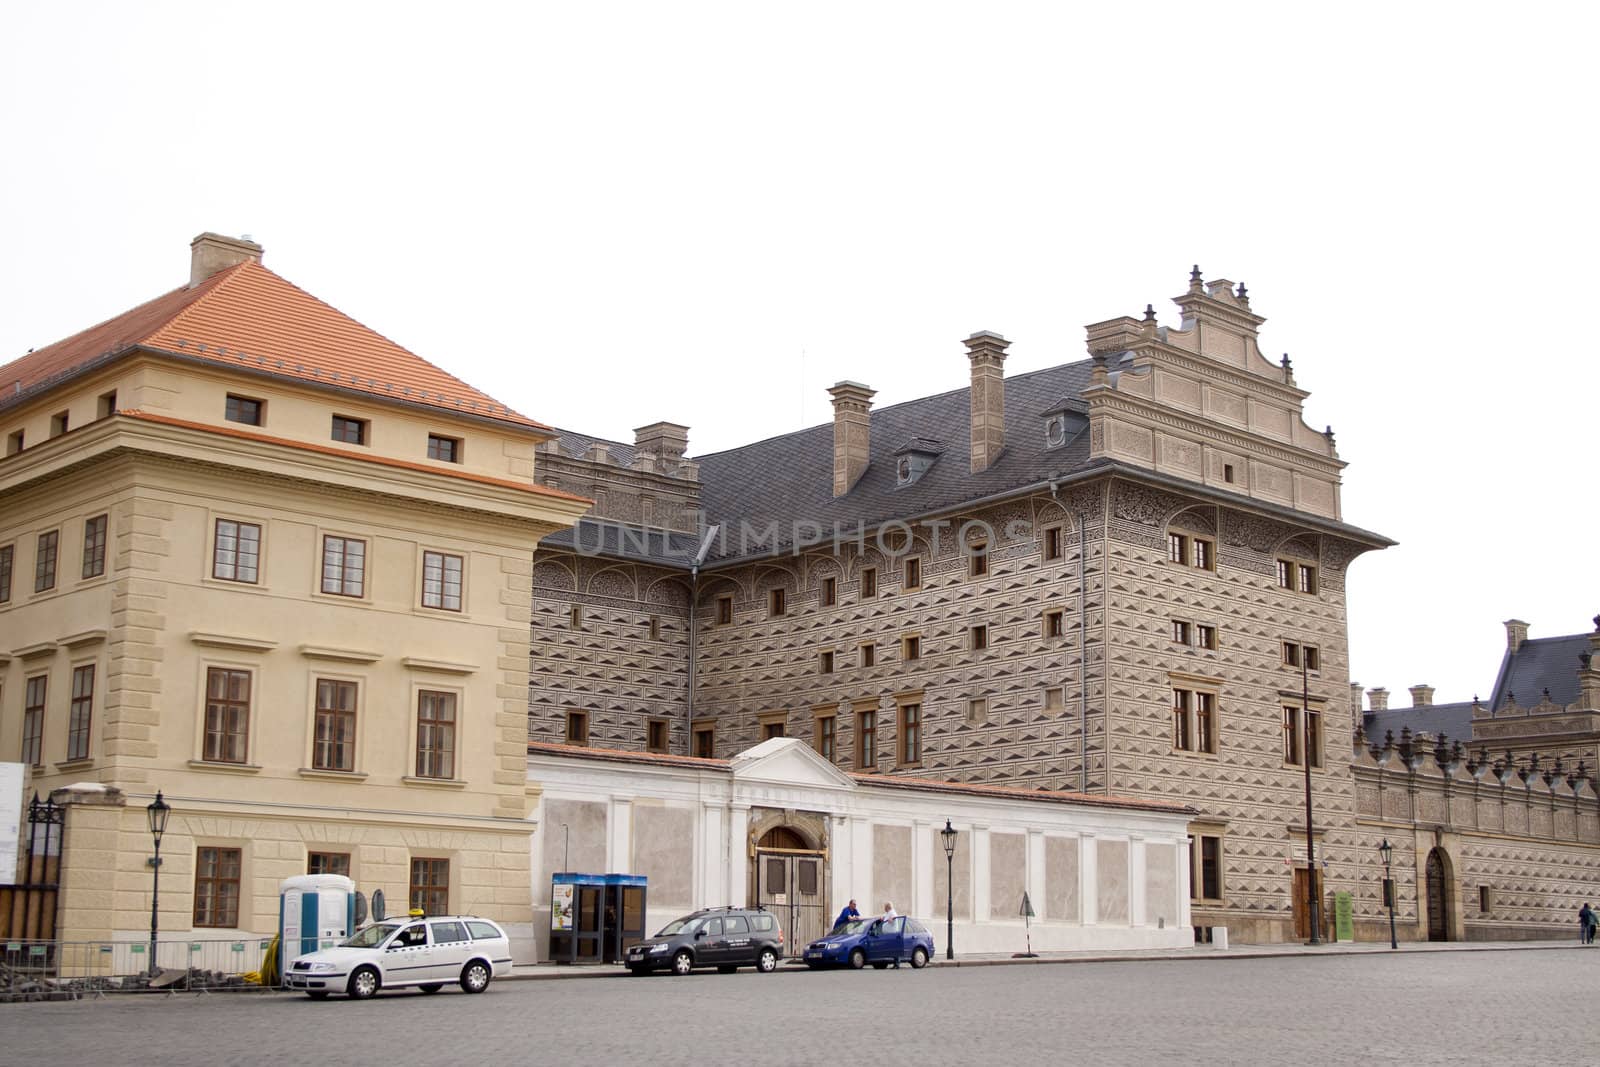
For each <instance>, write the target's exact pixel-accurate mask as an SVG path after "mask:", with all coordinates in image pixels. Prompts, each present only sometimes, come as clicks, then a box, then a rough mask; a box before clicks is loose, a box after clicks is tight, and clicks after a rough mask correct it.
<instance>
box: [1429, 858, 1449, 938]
mask: <svg viewBox="0 0 1600 1067" xmlns="http://www.w3.org/2000/svg"><path fill="white" fill-rule="evenodd" d="M1427 880H1428V886H1427V890H1428V940H1429V941H1448V940H1450V906H1449V897H1448V888H1449V887H1448V886H1447V885H1446V879H1445V873H1444V859H1443V857H1441V856H1440V855H1439V850H1438V849H1434V850H1433V851H1431V852H1429V853H1428V867H1427Z"/></svg>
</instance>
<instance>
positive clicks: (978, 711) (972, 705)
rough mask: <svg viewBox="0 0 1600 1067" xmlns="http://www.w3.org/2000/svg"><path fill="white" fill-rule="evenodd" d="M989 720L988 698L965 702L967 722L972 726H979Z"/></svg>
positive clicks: (977, 698) (975, 698)
mask: <svg viewBox="0 0 1600 1067" xmlns="http://www.w3.org/2000/svg"><path fill="white" fill-rule="evenodd" d="M988 718H989V698H988V697H973V698H972V699H971V700H968V701H967V722H969V723H971V724H972V725H973V726H978V725H981V724H982V723H983V722H984V721H986V720H987V719H988Z"/></svg>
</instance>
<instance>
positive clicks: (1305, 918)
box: [1294, 867, 1311, 941]
mask: <svg viewBox="0 0 1600 1067" xmlns="http://www.w3.org/2000/svg"><path fill="white" fill-rule="evenodd" d="M1294 936H1295V937H1297V938H1298V939H1300V940H1301V941H1309V940H1311V872H1310V871H1308V870H1307V869H1306V868H1304V867H1296V868H1295V869H1294Z"/></svg>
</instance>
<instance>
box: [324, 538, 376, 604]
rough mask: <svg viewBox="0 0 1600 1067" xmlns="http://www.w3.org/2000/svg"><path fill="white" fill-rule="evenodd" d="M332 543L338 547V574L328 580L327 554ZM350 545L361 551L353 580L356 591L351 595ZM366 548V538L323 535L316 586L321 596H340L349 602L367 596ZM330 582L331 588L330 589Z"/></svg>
mask: <svg viewBox="0 0 1600 1067" xmlns="http://www.w3.org/2000/svg"><path fill="white" fill-rule="evenodd" d="M334 542H337V543H338V545H339V550H338V555H339V562H338V564H337V566H338V570H339V573H338V575H337V576H335V577H331V578H330V576H329V574H328V568H329V553H330V550H331V549H332V548H333V546H334ZM351 545H360V546H361V551H360V553H359V556H360V565H359V567H358V568H357V573H356V578H355V585H356V590H355V592H353V593H352V592H350V591H349V588H350V585H351V579H350V573H351V567H350V562H349V561H350V546H351ZM367 547H368V546H367V541H366V538H362V537H345V536H343V535H342V534H328V533H325V534H323V535H322V554H321V559H322V566H321V568H320V569H319V575H320V577H319V580H318V584H317V589H318V591H319V592H320V593H321V594H322V595H323V596H340V597H347V598H349V599H351V600H362V599H365V598H366V595H367V561H368V559H369V553H368V552H367ZM330 582H331V586H332V587H331V588H330Z"/></svg>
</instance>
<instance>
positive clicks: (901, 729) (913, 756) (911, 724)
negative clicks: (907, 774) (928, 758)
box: [894, 700, 923, 767]
mask: <svg viewBox="0 0 1600 1067" xmlns="http://www.w3.org/2000/svg"><path fill="white" fill-rule="evenodd" d="M922 711H923V709H922V701H920V700H906V701H900V702H898V703H896V705H895V726H896V729H895V733H894V741H895V755H896V757H897V758H896V759H895V764H896V765H897V766H900V767H920V766H922V727H923V713H922Z"/></svg>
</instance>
